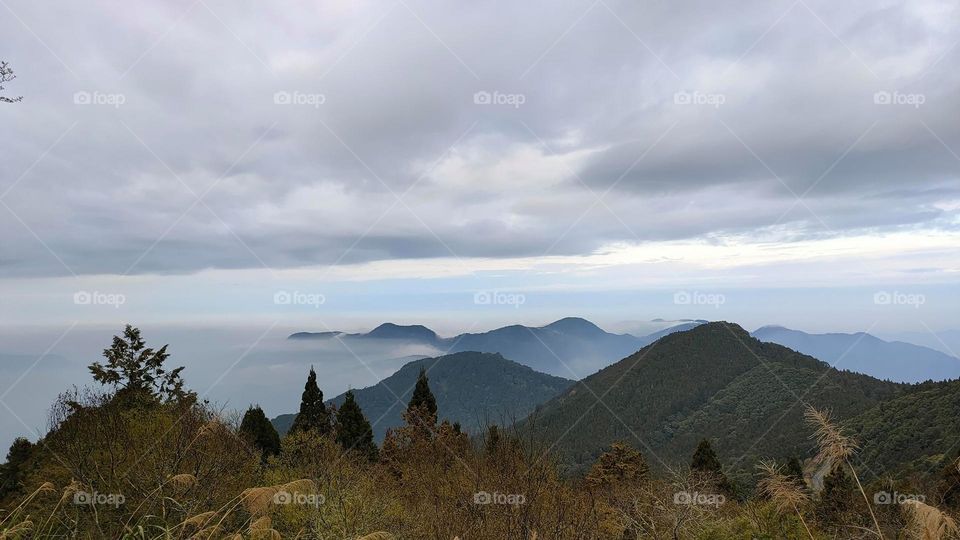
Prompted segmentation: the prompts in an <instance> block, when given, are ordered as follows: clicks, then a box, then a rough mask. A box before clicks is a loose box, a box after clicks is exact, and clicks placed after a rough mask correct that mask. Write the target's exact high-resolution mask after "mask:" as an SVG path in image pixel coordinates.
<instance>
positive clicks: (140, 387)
mask: <svg viewBox="0 0 960 540" xmlns="http://www.w3.org/2000/svg"><path fill="white" fill-rule="evenodd" d="M103 357H104V358H106V359H107V363H106V364H101V363H100V362H94V363H92V364H90V367H89V369H90V373H91V374H92V375H93V379H94V380H95V381H97V382H98V383H100V384H106V385H111V386H113V387H115V388H117V395H118V396H120V397H123V398H141V397H148V398H164V399H168V400H173V399H181V398H184V397H187V396H192V395H193V394H192V393H191V392H187V391H185V390H184V389H183V379H182V378H181V377H180V372H181V371H183V367H178V368H175V369H172V370H169V371H168V370H167V369H166V368H164V366H163V364H164V362H166V360H167V358H169V357H170V354H169V353H168V352H167V346H166V345H164V346H163V347H160V348H159V349H156V350H154V349H152V348H149V347H147V346H146V342H145V341H144V339H143V337H141V335H140V330H139V329H138V328H134V327H132V326H130V325H129V324H128V325H126V327H125V328H124V330H123V336H122V337H121V336H113V345H111V346H110V348H109V349H104V350H103Z"/></svg>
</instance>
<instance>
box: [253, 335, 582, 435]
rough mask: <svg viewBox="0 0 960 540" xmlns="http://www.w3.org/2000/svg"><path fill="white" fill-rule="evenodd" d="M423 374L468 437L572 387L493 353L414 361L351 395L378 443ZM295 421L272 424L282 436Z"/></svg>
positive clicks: (284, 418) (337, 400)
mask: <svg viewBox="0 0 960 540" xmlns="http://www.w3.org/2000/svg"><path fill="white" fill-rule="evenodd" d="M421 368H423V369H425V370H426V372H427V377H428V378H429V379H430V388H431V390H432V392H433V393H434V395H435V396H436V398H437V407H438V411H439V416H440V418H441V419H447V420H450V421H451V422H459V423H460V424H462V426H463V427H464V429H466V430H467V431H471V432H475V431H477V430H479V429H482V428H484V427H486V423H487V421H489V422H493V423H498V424H503V423H509V422H513V421H515V420H519V419H521V418H523V417H525V416H527V415H528V414H529V413H531V412H532V411H533V410H534V408H535V407H536V406H537V405H539V404H540V403H543V402H544V401H547V400H548V399H549V398H550V397H553V396H554V395H556V394H557V393H559V392H560V391H562V390H564V389H566V388H567V387H568V386H569V385H571V384H573V381H571V380H569V379H563V378H561V377H554V376H552V375H548V374H546V373H540V372H537V371H534V370H533V369H531V368H530V367H528V366H525V365H523V364H520V363H517V362H513V361H511V360H508V359H507V358H504V357H503V356H502V355H500V354H496V353H478V352H472V351H466V352H458V353H453V354H449V355H444V356H439V357H432V358H421V359H418V360H413V361H410V362H407V363H406V364H404V365H403V366H402V367H401V368H400V369H398V370H397V371H396V372H394V373H393V374H391V375H390V376H388V377H386V378H384V379H382V380H380V381H378V382H377V384H375V385H372V386H368V387H366V388H360V389H354V390H353V393H354V396H355V398H356V401H357V403H358V404H359V405H360V408H361V409H362V410H363V412H364V414H365V415H366V416H367V419H368V420H370V423H371V424H372V426H373V432H374V438H375V439H376V440H377V441H378V442H379V441H382V440H383V436H384V434H385V433H386V431H387V429H389V428H391V427H396V426H399V425H402V423H403V421H402V418H401V413H402V411H403V410H404V409H406V406H407V402H408V401H409V399H410V396H411V395H412V393H413V387H414V385H415V383H416V379H417V375H418V374H419V372H420V369H421ZM345 395H346V393H343V394H340V395H338V396H336V397H334V398H332V399H329V400H327V401H326V404H327V405H336V406H338V407H339V406H340V405H342V404H343V401H344V399H345ZM398 398H399V399H398ZM294 416H296V415H295V414H285V415H279V416H277V417H275V418H274V419H273V420H271V422H272V423H273V425H274V427H275V428H276V429H277V431H278V432H280V433H281V434H283V433H286V431H287V430H288V429H289V427H290V425H291V424H292V423H293V417H294Z"/></svg>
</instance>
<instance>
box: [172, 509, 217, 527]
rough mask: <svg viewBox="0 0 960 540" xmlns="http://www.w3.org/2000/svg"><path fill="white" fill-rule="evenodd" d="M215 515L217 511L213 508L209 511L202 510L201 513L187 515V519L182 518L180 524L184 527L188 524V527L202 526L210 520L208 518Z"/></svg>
mask: <svg viewBox="0 0 960 540" xmlns="http://www.w3.org/2000/svg"><path fill="white" fill-rule="evenodd" d="M215 515H217V512H216V511H215V510H211V511H209V512H204V513H202V514H197V515H195V516H193V517H188V518H187V519H185V520H183V522H182V523H180V525H182V526H184V527H188V526H189V527H202V526H204V525H205V524H206V523H207V522H208V521H210V518H212V517H213V516H215Z"/></svg>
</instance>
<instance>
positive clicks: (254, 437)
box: [240, 405, 280, 461]
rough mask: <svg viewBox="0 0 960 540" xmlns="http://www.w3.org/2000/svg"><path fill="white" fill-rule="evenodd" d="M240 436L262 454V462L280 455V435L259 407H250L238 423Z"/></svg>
mask: <svg viewBox="0 0 960 540" xmlns="http://www.w3.org/2000/svg"><path fill="white" fill-rule="evenodd" d="M240 435H241V436H243V437H245V438H246V439H247V440H248V441H250V442H251V443H253V445H254V446H256V447H257V448H258V449H260V451H261V452H262V453H263V460H264V461H266V459H267V458H268V457H270V456H275V455H277V454H279V453H280V435H279V434H278V433H277V430H276V429H274V427H273V424H271V423H270V420H268V419H267V415H265V414H263V409H261V408H260V406H259V405H255V406H251V407H250V408H249V409H247V412H246V413H245V414H244V415H243V421H241V422H240Z"/></svg>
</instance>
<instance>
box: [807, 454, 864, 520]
mask: <svg viewBox="0 0 960 540" xmlns="http://www.w3.org/2000/svg"><path fill="white" fill-rule="evenodd" d="M854 489H856V487H855V486H854V485H853V480H851V479H850V475H848V474H847V471H846V467H843V466H839V467H836V468H835V469H834V470H833V471H831V472H830V474H828V475H827V476H825V477H824V479H823V491H821V492H820V500H819V503H818V504H817V516H818V517H819V518H820V519H822V520H823V521H825V522H827V523H832V524H839V523H843V522H844V516H845V515H846V514H847V513H848V512H849V511H850V509H851V507H852V506H853V492H854Z"/></svg>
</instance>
